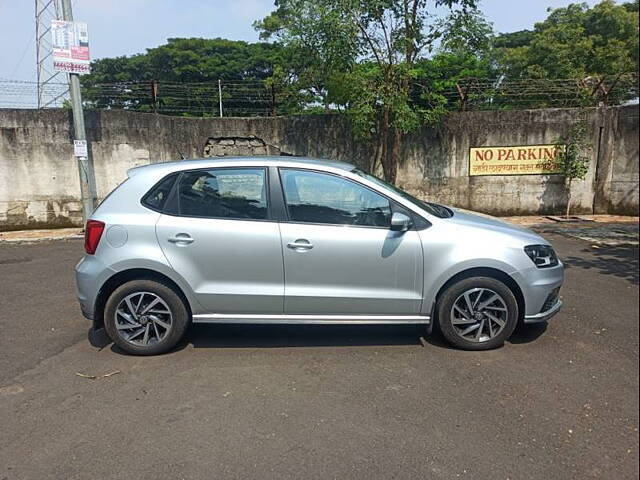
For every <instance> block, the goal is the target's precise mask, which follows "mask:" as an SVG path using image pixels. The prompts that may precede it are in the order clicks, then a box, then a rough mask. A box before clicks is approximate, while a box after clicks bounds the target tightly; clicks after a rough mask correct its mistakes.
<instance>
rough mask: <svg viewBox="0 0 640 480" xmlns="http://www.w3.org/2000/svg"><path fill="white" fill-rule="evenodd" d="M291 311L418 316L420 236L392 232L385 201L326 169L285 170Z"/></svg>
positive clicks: (286, 254) (284, 237)
mask: <svg viewBox="0 0 640 480" xmlns="http://www.w3.org/2000/svg"><path fill="white" fill-rule="evenodd" d="M280 180H281V184H282V187H283V193H284V202H285V206H286V212H285V214H286V220H285V221H283V222H282V223H281V224H280V232H281V237H282V248H283V255H284V269H285V301H284V310H285V313H286V314H325V315H334V314H335V315H400V314H404V315H416V314H418V313H419V312H420V307H421V303H422V284H423V275H422V269H423V261H422V246H421V242H420V237H419V236H418V232H416V231H414V230H410V231H405V232H397V231H391V230H390V219H391V215H392V211H393V210H394V209H398V208H400V207H399V206H398V205H395V204H394V203H393V202H392V201H390V200H389V199H388V198H387V197H385V196H383V195H381V194H379V193H377V192H374V191H373V190H371V189H369V188H368V187H365V186H364V185H362V184H359V183H357V182H355V181H352V180H350V179H346V178H344V177H341V176H338V175H333V174H329V173H326V172H319V171H312V170H304V169H294V168H281V169H280Z"/></svg>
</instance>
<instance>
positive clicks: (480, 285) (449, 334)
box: [438, 277, 518, 350]
mask: <svg viewBox="0 0 640 480" xmlns="http://www.w3.org/2000/svg"><path fill="white" fill-rule="evenodd" d="M438 322H439V325H440V330H441V331H442V334H443V335H444V337H445V338H446V339H447V341H448V342H449V343H451V344H452V345H454V346H456V347H458V348H462V349H465V350H488V349H491V348H496V347H499V346H501V345H502V344H504V342H505V340H507V339H508V338H509V337H510V336H511V334H512V333H513V331H514V329H515V328H516V325H517V324H518V302H517V300H516V297H515V295H514V294H513V292H512V291H511V289H510V288H509V287H508V286H507V285H505V284H504V283H502V282H501V281H500V280H497V279H495V278H491V277H471V278H465V279H463V280H460V281H459V282H456V283H454V284H453V285H451V286H449V287H448V288H447V290H445V292H444V293H443V294H442V295H441V297H440V300H439V302H438Z"/></svg>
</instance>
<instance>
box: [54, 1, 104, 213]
mask: <svg viewBox="0 0 640 480" xmlns="http://www.w3.org/2000/svg"><path fill="white" fill-rule="evenodd" d="M62 18H63V20H65V21H67V22H72V21H73V12H72V11H71V0H62ZM69 91H70V93H71V108H72V109H73V132H74V140H80V141H84V142H86V141H87V134H86V132H85V129H84V112H83V111H82V97H81V96H80V75H79V74H78V73H69ZM76 158H77V160H78V173H79V174H80V195H81V198H82V217H83V218H84V221H85V222H86V221H87V219H88V218H89V217H90V216H91V214H92V213H93V209H94V207H95V201H96V196H97V195H96V178H95V173H94V171H93V161H92V159H91V158H90V157H89V152H88V151H87V156H83V157H76Z"/></svg>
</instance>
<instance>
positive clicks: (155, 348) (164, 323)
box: [104, 280, 189, 355]
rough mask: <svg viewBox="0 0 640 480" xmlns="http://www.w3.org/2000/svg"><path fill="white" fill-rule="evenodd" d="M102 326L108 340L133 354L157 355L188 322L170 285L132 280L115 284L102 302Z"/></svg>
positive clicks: (184, 309)
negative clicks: (113, 288)
mask: <svg viewBox="0 0 640 480" xmlns="http://www.w3.org/2000/svg"><path fill="white" fill-rule="evenodd" d="M104 325H105V329H106V330H107V333H108V334H109V337H111V340H113V342H114V343H115V344H116V345H118V346H119V347H120V348H122V349H123V350H125V351H126V352H128V353H132V354H134V355H157V354H160V353H164V352H167V351H168V350H170V349H171V348H173V347H174V346H175V345H176V344H177V343H178V342H179V341H180V339H181V338H182V337H183V335H184V333H185V331H186V329H187V326H188V325H189V312H188V310H187V308H186V306H185V304H184V302H183V301H182V299H181V298H180V296H179V295H178V294H177V293H176V292H175V291H173V289H171V288H170V287H168V286H167V285H165V284H163V283H159V282H156V281H153V280H132V281H130V282H127V283H125V284H123V285H121V286H120V287H118V288H117V289H116V290H114V292H113V293H112V294H111V296H110V297H109V299H108V300H107V303H106V305H105V312H104Z"/></svg>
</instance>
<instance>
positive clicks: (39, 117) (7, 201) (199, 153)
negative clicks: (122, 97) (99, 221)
mask: <svg viewBox="0 0 640 480" xmlns="http://www.w3.org/2000/svg"><path fill="white" fill-rule="evenodd" d="M578 113H579V112H578V111H576V110H569V109H568V110H561V109H553V110H527V111H493V112H461V113H452V114H450V115H449V116H448V117H447V118H446V119H445V120H444V121H443V122H442V124H441V125H440V126H439V127H437V128H426V127H425V128H423V129H421V130H420V131H418V132H415V133H414V134H412V135H410V136H409V137H407V138H406V140H405V142H404V144H403V148H402V157H403V159H402V163H401V165H400V170H399V175H398V183H399V184H400V186H402V187H404V188H406V189H407V190H409V191H410V192H412V193H414V194H417V195H419V196H421V197H423V198H426V199H430V200H434V201H439V202H443V203H446V204H451V205H457V206H461V207H464V208H469V209H472V210H479V211H483V212H487V213H492V214H497V215H501V214H533V213H560V212H562V210H563V208H564V205H565V204H566V193H565V189H564V187H563V178H562V177H561V176H558V175H522V176H492V177H469V175H468V168H469V147H472V146H492V145H496V146H498V145H535V144H551V143H555V142H556V141H558V139H559V138H560V137H561V136H562V135H563V134H564V133H566V132H567V130H568V129H569V128H570V126H571V125H572V124H573V123H575V121H576V120H577V118H578ZM587 115H588V122H589V124H590V125H591V132H592V144H593V155H592V160H591V164H590V168H589V173H588V175H587V178H586V179H585V180H584V181H581V182H576V183H575V184H574V189H573V192H574V193H573V197H574V198H573V202H574V203H573V204H574V206H575V207H574V208H575V210H574V211H575V212H580V213H591V212H596V213H620V214H637V211H638V106H637V105H635V106H627V107H610V108H600V109H591V110H589V111H587ZM86 124H87V135H88V139H89V148H90V150H91V153H92V156H93V159H94V163H95V171H96V182H97V190H98V196H99V197H104V196H105V195H106V194H107V193H108V192H109V191H110V190H111V189H113V188H114V187H115V186H116V185H117V184H118V183H120V182H121V181H122V180H123V179H124V178H125V176H126V171H127V169H129V168H131V167H134V166H138V165H144V164H147V163H150V162H164V161H170V160H175V159H179V158H180V157H181V155H184V156H186V157H190V158H196V157H203V156H216V155H235V154H238V155H250V154H264V153H268V154H275V155H278V154H279V155H306V156H313V157H321V158H332V159H339V160H345V161H348V162H351V163H354V164H357V165H359V166H362V167H365V168H368V167H369V166H370V164H371V160H372V158H373V155H374V147H373V145H372V142H366V141H361V140H358V139H355V138H354V137H353V135H352V134H351V133H350V128H349V122H348V120H347V119H345V118H343V117H341V116H338V115H317V116H298V117H272V118H222V119H221V118H207V119H202V118H182V117H167V116H156V115H153V114H143V113H133V112H126V111H93V112H88V113H87V115H86ZM72 138H73V135H72V120H71V115H70V112H68V111H65V110H45V111H35V110H6V109H5V110H2V109H0V230H7V229H15V228H24V227H34V228H35V227H40V226H51V225H59V226H62V225H77V224H79V223H81V206H80V203H79V181H78V173H77V167H76V162H75V159H74V157H73V149H72V145H71V141H72Z"/></svg>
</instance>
